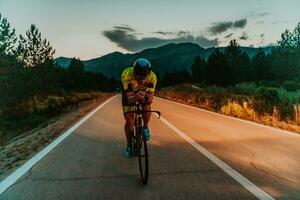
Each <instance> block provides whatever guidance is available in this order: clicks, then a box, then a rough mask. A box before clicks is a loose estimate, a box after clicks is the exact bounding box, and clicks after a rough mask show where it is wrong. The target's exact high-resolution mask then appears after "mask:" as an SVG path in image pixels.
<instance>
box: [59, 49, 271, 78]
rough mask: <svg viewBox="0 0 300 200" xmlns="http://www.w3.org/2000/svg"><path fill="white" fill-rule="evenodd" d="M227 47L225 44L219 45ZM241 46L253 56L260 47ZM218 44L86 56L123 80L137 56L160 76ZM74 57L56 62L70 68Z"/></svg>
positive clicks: (93, 67) (92, 66)
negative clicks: (93, 56)
mask: <svg viewBox="0 0 300 200" xmlns="http://www.w3.org/2000/svg"><path fill="white" fill-rule="evenodd" d="M216 48H218V49H220V50H221V51H224V49H225V47H216ZM240 48H241V50H242V51H243V52H245V53H247V54H248V56H249V57H250V58H252V57H253V56H254V55H255V54H256V52H257V50H258V48H253V47H240ZM272 48H274V47H272V46H271V47H265V48H262V49H263V51H264V52H265V53H270V52H271V50H272ZM214 49H215V47H213V48H208V49H204V48H202V47H200V46H199V45H198V44H194V43H179V44H175V43H170V44H167V45H164V46H161V47H157V48H149V49H145V50H143V51H141V52H138V53H133V54H129V53H127V54H123V53H120V52H113V53H110V54H107V55H104V56H101V57H98V58H94V59H91V60H84V61H82V63H83V64H84V66H85V68H86V70H87V71H90V72H94V73H99V72H101V73H102V74H104V75H106V76H107V77H114V78H115V79H117V80H120V74H121V73H122V71H123V69H124V68H126V67H128V66H131V65H132V63H133V62H134V60H135V59H137V58H140V57H143V58H147V59H148V60H149V61H150V62H151V64H152V69H153V71H154V72H156V73H157V74H158V75H159V76H161V77H162V76H163V75H164V74H165V73H166V72H167V71H169V72H172V71H175V70H183V69H186V70H188V71H191V67H192V64H193V62H194V59H195V57H196V56H202V57H203V58H205V59H206V58H208V57H209V55H210V54H211V53H212V52H213V51H214ZM71 59H72V58H66V57H58V58H56V59H55V60H54V62H55V63H56V64H57V65H59V66H60V67H63V68H67V67H68V66H69V65H70V62H71Z"/></svg>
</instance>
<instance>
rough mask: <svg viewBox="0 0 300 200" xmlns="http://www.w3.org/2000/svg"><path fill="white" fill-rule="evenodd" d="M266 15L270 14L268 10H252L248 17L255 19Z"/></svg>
mask: <svg viewBox="0 0 300 200" xmlns="http://www.w3.org/2000/svg"><path fill="white" fill-rule="evenodd" d="M267 15H270V12H262V13H255V12H252V13H251V14H250V15H249V17H251V18H254V19H256V18H260V17H265V16H267Z"/></svg>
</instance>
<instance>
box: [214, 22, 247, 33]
mask: <svg viewBox="0 0 300 200" xmlns="http://www.w3.org/2000/svg"><path fill="white" fill-rule="evenodd" d="M246 24H247V19H246V18H245V19H240V20H236V21H233V22H217V23H213V25H212V26H211V27H209V28H208V31H209V32H210V33H211V34H212V35H218V34H221V33H223V32H225V31H227V30H228V29H235V28H244V27H245V26H246Z"/></svg>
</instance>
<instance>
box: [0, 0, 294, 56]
mask: <svg viewBox="0 0 300 200" xmlns="http://www.w3.org/2000/svg"><path fill="white" fill-rule="evenodd" d="M299 8H300V1H299V0H285V1H283V0H185V1H178V0H163V1H162V0H151V1H143V0H126V1H124V0H0V13H1V15H2V16H3V17H6V18H7V19H8V21H9V22H10V24H11V26H12V27H14V28H15V29H16V33H17V34H18V35H19V34H22V35H25V32H26V30H28V29H29V27H30V25H31V24H35V25H36V26H37V27H38V29H39V30H40V31H41V33H42V37H44V38H46V39H47V40H48V41H50V43H51V45H52V46H53V48H54V49H56V53H55V55H54V57H59V56H65V57H79V58H80V59H82V60H87V59H91V58H95V57H100V56H103V55H105V54H108V53H111V52H114V51H120V52H123V53H134V52H139V51H141V50H143V49H146V48H153V47H158V46H161V45H165V44H167V43H170V42H174V43H179V42H193V43H197V44H199V45H200V46H201V47H203V48H208V47H217V46H227V45H228V43H229V41H230V40H232V39H236V40H237V41H238V43H239V44H240V45H241V46H253V47H259V46H268V45H273V44H276V42H277V41H278V40H279V39H280V35H281V33H282V32H284V30H285V29H289V30H291V31H292V30H293V29H294V28H295V26H296V25H297V23H298V22H300V12H299Z"/></svg>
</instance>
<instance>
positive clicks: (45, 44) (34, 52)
mask: <svg viewBox="0 0 300 200" xmlns="http://www.w3.org/2000/svg"><path fill="white" fill-rule="evenodd" d="M14 53H15V55H16V57H17V59H18V60H19V61H20V62H21V63H22V64H23V65H24V66H26V67H36V66H38V65H41V64H43V63H45V62H47V61H51V60H52V59H53V54H54V53H55V50H53V49H52V47H51V45H50V42H49V41H47V40H46V39H42V35H41V32H40V31H39V30H38V28H37V27H36V26H35V25H31V27H30V29H29V30H28V31H26V38H25V37H23V36H22V35H20V38H19V44H18V46H17V48H16V50H15V51H14Z"/></svg>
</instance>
